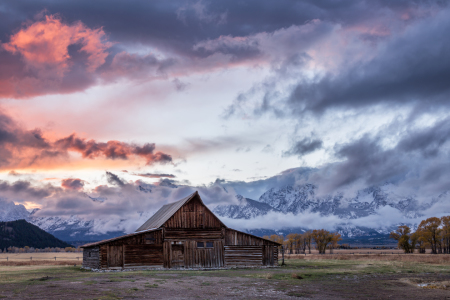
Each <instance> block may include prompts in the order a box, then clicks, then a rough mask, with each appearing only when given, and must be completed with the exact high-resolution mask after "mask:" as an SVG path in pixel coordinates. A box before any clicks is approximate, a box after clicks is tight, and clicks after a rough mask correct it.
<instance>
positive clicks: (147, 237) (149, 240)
mask: <svg viewBox="0 0 450 300" xmlns="http://www.w3.org/2000/svg"><path fill="white" fill-rule="evenodd" d="M155 241H156V239H155V235H154V234H153V233H147V234H146V235H145V243H146V244H155Z"/></svg>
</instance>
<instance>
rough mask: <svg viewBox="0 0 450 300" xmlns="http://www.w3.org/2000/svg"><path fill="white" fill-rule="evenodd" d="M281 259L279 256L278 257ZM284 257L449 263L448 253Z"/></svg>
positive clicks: (295, 255) (289, 257)
mask: <svg viewBox="0 0 450 300" xmlns="http://www.w3.org/2000/svg"><path fill="white" fill-rule="evenodd" d="M280 259H281V257H280ZM285 259H286V260H289V259H303V260H321V259H332V260H333V259H334V260H357V261H360V260H364V261H396V262H415V263H426V264H450V255H448V254H401V255H400V254H398V255H396V254H394V255H392V254H374V255H368V254H358V255H352V254H308V255H306V256H305V255H304V254H291V255H285ZM280 261H281V260H280Z"/></svg>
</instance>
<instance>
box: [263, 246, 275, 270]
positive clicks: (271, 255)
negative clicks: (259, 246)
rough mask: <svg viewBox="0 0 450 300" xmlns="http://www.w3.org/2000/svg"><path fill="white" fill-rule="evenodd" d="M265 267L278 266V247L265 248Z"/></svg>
mask: <svg viewBox="0 0 450 300" xmlns="http://www.w3.org/2000/svg"><path fill="white" fill-rule="evenodd" d="M263 265H264V266H277V265H278V246H263Z"/></svg>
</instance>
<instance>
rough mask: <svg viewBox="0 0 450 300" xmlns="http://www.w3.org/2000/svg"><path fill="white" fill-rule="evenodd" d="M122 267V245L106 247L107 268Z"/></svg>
mask: <svg viewBox="0 0 450 300" xmlns="http://www.w3.org/2000/svg"><path fill="white" fill-rule="evenodd" d="M117 267H123V249H122V246H109V247H108V268H117Z"/></svg>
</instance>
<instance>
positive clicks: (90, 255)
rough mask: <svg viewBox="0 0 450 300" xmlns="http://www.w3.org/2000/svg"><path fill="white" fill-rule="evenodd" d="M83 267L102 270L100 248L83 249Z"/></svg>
mask: <svg viewBox="0 0 450 300" xmlns="http://www.w3.org/2000/svg"><path fill="white" fill-rule="evenodd" d="M83 267H84V268H91V269H100V247H92V248H84V249H83Z"/></svg>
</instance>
